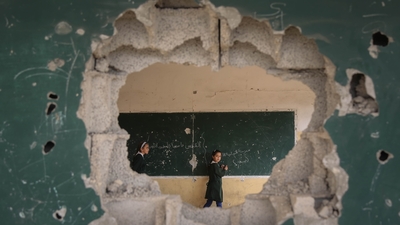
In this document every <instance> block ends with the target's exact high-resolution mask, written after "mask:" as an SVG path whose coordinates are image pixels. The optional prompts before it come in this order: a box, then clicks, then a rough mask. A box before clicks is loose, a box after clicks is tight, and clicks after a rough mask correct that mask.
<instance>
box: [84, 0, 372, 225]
mask: <svg viewBox="0 0 400 225" xmlns="http://www.w3.org/2000/svg"><path fill="white" fill-rule="evenodd" d="M114 27H115V31H114V35H113V36H112V37H111V38H109V39H105V40H103V42H102V43H99V44H98V45H97V46H93V47H94V48H95V49H94V51H93V58H92V59H91V61H89V62H88V64H87V71H86V73H85V74H84V81H83V83H82V89H83V96H82V99H81V105H80V108H79V112H78V116H79V117H80V118H81V119H82V120H83V121H84V123H85V126H86V129H87V132H88V136H87V140H86V142H85V145H86V147H87V148H88V150H89V156H90V160H91V175H90V178H89V179H88V181H87V183H88V184H89V185H90V186H91V187H93V188H94V190H95V191H96V193H97V194H98V195H99V196H100V197H101V201H102V208H103V209H104V210H105V212H106V213H105V214H104V215H103V217H102V218H100V219H98V220H96V221H93V222H92V223H91V224H92V225H95V224H119V225H122V224H182V225H183V224H185V225H187V224H271V225H272V224H282V223H284V221H286V220H287V219H289V218H292V217H293V218H294V222H295V224H296V225H300V224H304V225H306V224H307V225H309V224H329V225H330V224H337V223H338V217H339V216H340V212H341V209H342V206H341V198H342V196H343V194H344V193H345V192H346V190H347V183H348V176H347V174H346V173H345V171H344V170H343V169H342V168H341V167H340V165H339V158H338V156H337V153H336V148H335V145H334V144H333V142H332V140H331V139H330V137H329V134H328V133H327V132H326V131H325V130H324V128H323V125H324V122H325V121H326V119H327V118H329V116H330V115H331V114H332V113H333V111H334V109H335V107H336V105H337V103H338V101H339V95H337V94H336V86H335V82H334V80H333V78H334V74H335V68H334V66H333V65H332V63H331V62H330V61H329V60H328V59H327V58H325V57H324V56H323V55H321V54H320V53H319V52H318V48H317V45H316V44H315V42H314V41H313V40H310V39H307V38H306V37H304V36H303V35H302V34H301V33H300V31H299V29H298V28H296V27H288V28H287V29H286V30H285V32H284V34H276V33H274V31H273V30H272V28H271V26H270V25H269V23H268V22H267V21H258V20H255V19H253V18H250V17H242V16H240V14H239V13H238V12H237V10H236V9H234V8H229V7H228V8H224V7H219V8H215V7H214V6H213V5H212V4H211V3H209V2H208V1H203V2H202V4H200V5H199V4H197V3H195V2H194V1H189V0H187V1H183V0H182V1H172V0H171V1H154V0H150V1H148V2H146V3H145V4H143V5H141V6H140V7H139V8H138V9H131V10H127V11H125V12H124V13H122V14H121V15H120V16H119V17H118V18H117V19H116V20H115V23H114ZM156 62H161V63H172V62H173V63H179V64H191V65H196V66H204V65H208V66H211V67H212V69H213V70H218V69H219V68H221V67H223V66H227V65H230V66H236V67H244V66H252V65H256V66H258V67H261V68H263V69H265V70H266V71H267V72H268V73H271V74H273V75H275V76H279V77H281V78H282V79H296V80H299V81H301V82H303V83H304V84H306V85H307V86H309V87H310V89H311V90H313V91H314V92H315V94H316V96H317V97H316V100H315V111H314V113H313V117H312V119H311V122H310V124H309V126H308V128H307V129H306V130H305V131H304V132H303V133H302V136H301V140H300V141H299V142H298V143H297V145H296V146H295V147H294V148H293V149H292V150H291V151H290V152H289V154H288V155H287V156H286V158H285V159H283V160H281V161H280V162H278V163H277V164H276V165H275V166H274V168H273V172H272V174H271V177H270V179H269V180H268V182H267V183H266V184H265V185H264V188H263V190H262V191H261V193H259V194H255V195H249V196H247V197H246V200H245V203H244V204H242V205H240V206H238V207H233V208H230V209H215V208H208V209H199V208H196V207H193V206H190V205H187V204H185V203H182V201H181V199H180V198H179V196H167V195H162V194H161V193H160V189H159V187H158V184H157V182H155V181H153V180H151V178H149V177H148V176H146V175H140V174H137V173H136V172H133V171H132V170H131V169H130V168H129V162H128V159H127V153H128V152H127V149H126V141H127V140H128V138H129V135H128V134H127V133H126V131H124V130H121V129H120V127H119V125H118V121H117V118H118V114H119V112H118V107H117V104H116V103H117V99H118V92H119V89H120V87H121V86H122V85H123V84H124V83H125V79H126V76H127V75H128V74H129V73H132V72H136V71H140V70H142V69H143V68H146V67H148V66H150V65H152V64H154V63H156ZM364 99H365V97H364ZM353 101H357V100H354V99H353ZM358 111H359V110H358ZM133 214H137V215H138V216H132V215H133Z"/></svg>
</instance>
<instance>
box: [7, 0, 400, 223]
mask: <svg viewBox="0 0 400 225" xmlns="http://www.w3.org/2000/svg"><path fill="white" fill-rule="evenodd" d="M141 2H143V1H140V2H139V1H128V0H124V1H122V0H113V1H111V0H96V1H94V0H87V1H77V0H72V1H61V0H36V1H28V0H3V1H0V12H1V13H0V15H1V20H2V22H0V37H1V39H0V40H1V42H0V65H1V70H0V103H1V104H0V150H1V153H0V154H1V162H0V173H1V178H2V179H1V187H0V190H1V191H0V193H1V198H0V215H1V219H2V224H53V223H57V221H56V220H55V219H54V218H53V217H52V214H53V212H54V211H55V210H57V209H60V208H61V207H62V206H66V207H67V214H66V217H65V221H64V224H87V223H88V221H91V220H93V219H95V218H98V217H99V216H101V215H102V213H103V212H102V211H101V209H100V203H99V198H98V197H97V196H96V195H95V193H94V191H93V190H92V189H86V188H85V187H84V184H83V181H82V179H81V175H82V174H87V175H89V173H90V171H89V160H88V155H87V151H86V149H85V148H84V146H83V142H84V139H85V134H86V133H85V128H84V125H83V123H82V121H81V120H79V119H78V118H77V117H76V111H77V109H78V105H79V100H80V93H81V90H80V83H81V81H82V72H83V71H84V64H85V62H86V61H87V60H88V58H89V56H90V53H91V49H90V43H91V41H92V39H94V38H98V36H99V35H100V34H106V35H112V31H113V28H112V21H113V19H115V17H116V16H118V14H119V13H121V12H122V11H124V10H125V9H127V8H130V7H137V6H138V5H139V4H140V3H141ZM214 4H216V5H217V6H219V5H225V6H234V7H237V8H238V9H239V10H240V11H241V13H242V14H244V15H256V16H257V17H258V18H270V19H271V23H272V25H273V27H274V28H275V29H278V30H279V29H282V28H284V27H285V26H287V25H289V24H292V25H296V26H299V27H301V29H302V31H303V34H305V35H307V36H309V37H314V38H317V43H318V45H319V48H320V52H322V53H323V54H324V55H326V56H328V57H329V58H330V59H331V60H332V61H333V63H334V64H335V65H336V66H337V75H336V80H337V81H338V82H339V83H341V84H342V85H344V84H345V83H346V82H347V77H346V74H345V70H346V69H347V68H355V69H358V70H360V71H362V72H364V73H366V74H368V75H369V76H370V77H371V78H372V79H373V81H374V84H375V90H376V94H377V100H378V103H379V106H380V115H379V117H376V118H373V117H362V116H358V115H348V116H345V117H338V116H337V115H334V116H333V117H331V118H330V119H329V120H328V121H327V124H326V126H325V127H326V128H327V130H328V131H329V133H330V134H331V136H332V139H333V141H334V142H335V144H336V145H337V146H338V152H339V156H340V158H341V165H342V167H343V168H344V169H345V170H346V171H347V173H348V174H349V176H350V180H349V185H350V187H349V190H348V192H347V193H346V195H345V196H344V200H343V205H344V211H343V215H342V217H341V219H340V224H399V223H400V214H399V211H400V191H399V190H400V179H399V176H398V173H399V172H400V163H399V158H400V155H398V152H399V150H398V149H399V144H398V142H397V138H398V137H399V136H400V129H398V126H400V118H399V117H398V114H399V113H400V108H399V107H400V104H398V103H399V98H400V88H399V86H400V81H399V78H398V77H399V73H400V63H399V61H400V46H399V43H398V40H399V39H400V14H399V13H398V10H400V1H396V0H391V1H389V0H386V1H365V0H353V1H348V0H336V1H333V0H331V1H328V0H324V1H322V0H307V1H298V0H287V1H285V3H276V4H272V1H269V2H268V1H265V0H257V1H256V0H251V1H239V0H218V1H214ZM255 12H256V13H255ZM60 21H66V22H68V23H69V24H70V25H71V26H72V29H73V31H72V32H71V33H70V34H68V35H62V36H61V35H57V34H55V32H54V27H55V26H56V25H57V23H59V22H60ZM78 28H82V29H84V30H85V34H84V35H83V36H80V35H78V34H76V33H75V31H76V29H78ZM376 30H380V31H382V32H384V33H385V34H387V35H389V36H391V37H393V39H394V43H390V44H389V45H388V46H387V47H384V48H380V50H381V52H380V54H379V57H378V59H372V58H371V56H370V55H369V54H368V51H367V48H368V47H369V42H370V39H371V35H372V32H373V31H376ZM45 37H47V38H45ZM46 39H48V40H46ZM54 58H61V59H63V60H65V65H64V66H63V67H62V70H56V71H54V72H53V71H50V70H47V69H46V66H47V64H48V62H50V61H51V60H53V59H54ZM50 91H51V92H54V93H56V94H58V96H59V99H58V100H49V99H48V98H47V94H48V93H49V92H50ZM49 102H55V103H56V104H57V108H56V110H55V111H54V112H53V113H52V114H50V115H49V116H46V115H45V110H46V106H47V104H48V103H49ZM373 132H379V138H372V137H371V133H373ZM50 140H53V141H54V142H55V143H56V146H55V147H54V149H53V150H52V151H51V152H50V153H49V154H47V155H43V153H42V149H43V147H42V146H43V145H44V144H45V143H46V142H47V141H50ZM379 149H385V150H387V151H389V152H391V153H393V154H394V158H393V159H391V160H390V161H389V162H388V163H387V164H385V165H381V166H379V163H378V161H377V160H376V152H377V151H378V150H379ZM385 200H390V201H391V203H392V204H391V205H392V206H391V207H390V206H388V204H386V203H385ZM92 205H96V206H97V208H98V210H97V211H96V210H93V207H92ZM389 205H390V204H389Z"/></svg>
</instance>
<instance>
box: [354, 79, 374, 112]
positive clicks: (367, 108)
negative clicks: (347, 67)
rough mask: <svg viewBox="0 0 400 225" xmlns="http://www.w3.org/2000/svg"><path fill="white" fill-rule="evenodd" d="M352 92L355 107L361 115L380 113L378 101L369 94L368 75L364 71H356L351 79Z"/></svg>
mask: <svg viewBox="0 0 400 225" xmlns="http://www.w3.org/2000/svg"><path fill="white" fill-rule="evenodd" d="M349 91H350V94H351V98H352V104H353V108H354V109H355V110H356V111H357V112H359V113H360V114H361V115H368V114H371V113H378V112H379V108H378V103H377V102H376V100H375V99H374V98H373V97H372V96H370V95H369V94H368V91H367V86H366V76H365V75H364V74H362V73H355V74H353V75H352V77H351V81H350V90H349Z"/></svg>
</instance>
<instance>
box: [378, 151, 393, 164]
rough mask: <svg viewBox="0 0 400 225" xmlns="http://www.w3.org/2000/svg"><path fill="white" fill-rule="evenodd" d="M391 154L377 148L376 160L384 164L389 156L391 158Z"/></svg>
mask: <svg viewBox="0 0 400 225" xmlns="http://www.w3.org/2000/svg"><path fill="white" fill-rule="evenodd" d="M393 157H394V156H393V154H392V153H390V152H388V151H385V150H379V151H378V152H377V153H376V158H377V159H378V162H379V163H380V164H386V163H387V162H388V161H389V160H390V159H391V158H393Z"/></svg>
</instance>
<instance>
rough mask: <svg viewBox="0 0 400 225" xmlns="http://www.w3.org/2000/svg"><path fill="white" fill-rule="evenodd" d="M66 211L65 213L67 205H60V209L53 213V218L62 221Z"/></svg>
mask: <svg viewBox="0 0 400 225" xmlns="http://www.w3.org/2000/svg"><path fill="white" fill-rule="evenodd" d="M66 213H67V207H65V206H62V207H61V209H59V210H57V211H55V212H54V213H53V218H54V219H56V220H59V221H63V220H64V218H65V214H66Z"/></svg>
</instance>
